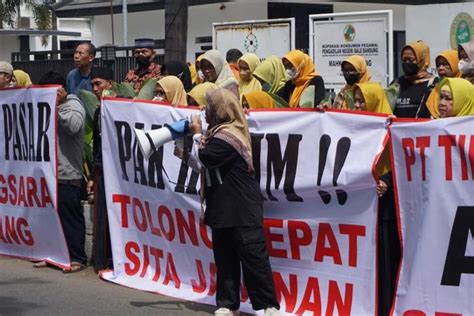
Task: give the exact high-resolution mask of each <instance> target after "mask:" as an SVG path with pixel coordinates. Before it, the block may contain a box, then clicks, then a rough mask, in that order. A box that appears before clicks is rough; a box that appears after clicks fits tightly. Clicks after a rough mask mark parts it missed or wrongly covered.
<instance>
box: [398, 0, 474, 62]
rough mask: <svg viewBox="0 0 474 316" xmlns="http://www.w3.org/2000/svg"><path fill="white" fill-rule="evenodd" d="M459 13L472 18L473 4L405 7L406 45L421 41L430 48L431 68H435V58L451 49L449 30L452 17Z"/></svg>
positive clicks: (473, 15) (473, 13) (473, 12)
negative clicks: (466, 14) (464, 13)
mask: <svg viewBox="0 0 474 316" xmlns="http://www.w3.org/2000/svg"><path fill="white" fill-rule="evenodd" d="M461 12H466V13H469V14H470V15H471V16H472V17H473V18H474V3H472V2H471V3H453V4H433V5H424V6H407V8H406V20H407V22H406V36H407V43H408V42H410V41H414V40H419V39H422V40H424V41H425V42H427V44H428V45H429V46H430V54H431V67H432V68H435V64H434V60H435V58H436V56H437V55H438V54H439V53H440V52H442V51H443V50H446V49H451V43H450V30H451V24H452V22H453V20H454V17H455V16H456V15H457V14H458V13H461Z"/></svg>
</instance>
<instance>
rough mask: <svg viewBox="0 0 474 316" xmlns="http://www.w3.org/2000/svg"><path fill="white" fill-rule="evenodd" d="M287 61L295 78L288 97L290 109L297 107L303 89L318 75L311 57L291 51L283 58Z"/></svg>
mask: <svg viewBox="0 0 474 316" xmlns="http://www.w3.org/2000/svg"><path fill="white" fill-rule="evenodd" d="M283 58H284V59H286V60H288V61H289V62H290V63H291V64H292V65H293V67H295V69H296V72H297V74H296V78H294V79H293V82H294V84H295V89H294V90H293V93H292V94H291V97H290V102H289V105H290V107H292V108H295V107H297V106H299V104H300V98H301V95H302V94H303V91H304V89H306V87H307V86H308V85H309V83H310V81H311V80H312V79H313V78H314V77H316V76H317V75H318V73H317V72H316V70H315V66H314V64H313V61H312V60H311V57H309V56H308V55H307V54H305V53H303V52H302V51H300V50H292V51H290V52H288V54H286V55H285V57H283Z"/></svg>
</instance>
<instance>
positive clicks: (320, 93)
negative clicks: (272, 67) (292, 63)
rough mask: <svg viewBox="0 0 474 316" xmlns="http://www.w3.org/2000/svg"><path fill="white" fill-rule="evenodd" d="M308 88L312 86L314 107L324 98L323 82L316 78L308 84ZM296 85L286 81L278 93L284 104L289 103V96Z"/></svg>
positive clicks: (318, 77)
mask: <svg viewBox="0 0 474 316" xmlns="http://www.w3.org/2000/svg"><path fill="white" fill-rule="evenodd" d="M309 86H314V104H313V106H314V107H316V106H317V105H319V104H320V103H321V101H322V100H323V99H324V97H325V96H326V90H325V88H324V80H323V78H322V77H321V76H316V77H314V78H313V79H311V81H310V82H309V85H308V87H309ZM295 87H296V85H295V84H294V82H293V81H292V80H288V81H287V82H286V84H285V86H284V87H283V88H282V89H281V90H280V91H278V95H279V96H280V97H282V98H283V99H284V100H285V101H286V102H290V98H291V94H292V93H293V90H295Z"/></svg>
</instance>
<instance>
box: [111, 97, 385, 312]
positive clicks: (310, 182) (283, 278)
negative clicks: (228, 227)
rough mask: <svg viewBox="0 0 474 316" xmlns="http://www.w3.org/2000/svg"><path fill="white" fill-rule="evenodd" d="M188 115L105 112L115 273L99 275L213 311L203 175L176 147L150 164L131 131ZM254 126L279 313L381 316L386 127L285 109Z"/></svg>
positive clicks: (133, 106)
mask: <svg viewBox="0 0 474 316" xmlns="http://www.w3.org/2000/svg"><path fill="white" fill-rule="evenodd" d="M191 113H194V114H195V113H198V110H196V109H190V108H173V107H170V106H163V105H159V104H157V103H153V102H147V103H145V102H132V101H129V100H127V101H125V100H117V99H115V100H114V99H107V100H105V101H104V102H103V104H102V114H103V116H102V141H103V142H102V146H103V164H104V174H105V186H106V196H107V206H108V214H109V223H110V224H109V225H110V228H111V240H112V251H113V258H114V271H108V272H103V273H102V277H103V278H105V279H106V280H109V281H113V282H116V283H118V284H122V285H125V286H129V287H133V288H137V289H141V290H146V291H151V292H157V293H161V294H165V295H169V296H172V297H177V298H182V299H186V300H191V301H195V302H200V303H207V304H215V299H214V294H215V275H216V267H215V264H214V262H213V254H212V250H211V249H212V248H211V241H210V230H209V229H208V228H205V227H204V226H202V225H200V224H199V216H200V202H199V196H198V194H197V192H198V190H199V183H200V181H199V180H198V174H196V173H194V172H191V170H188V168H187V167H186V166H185V165H184V164H182V163H181V160H179V159H178V158H176V157H175V156H174V155H173V151H174V144H173V142H169V143H166V144H165V145H164V146H163V147H162V149H161V150H160V151H158V152H156V153H155V154H153V155H152V156H151V157H150V160H144V159H143V156H142V154H141V152H140V149H139V147H138V146H137V143H136V138H135V135H134V132H133V127H138V128H144V129H146V130H148V129H152V128H157V127H159V126H161V125H163V124H164V123H172V122H173V121H174V120H176V119H178V118H183V117H187V116H188V115H190V114H191ZM248 121H249V126H250V131H251V133H252V143H253V156H254V165H255V168H256V176H257V179H258V181H259V182H260V185H261V188H262V194H263V196H264V198H265V202H264V210H265V225H264V227H265V233H266V237H267V248H268V250H269V254H270V261H271V264H272V269H273V275H274V280H275V284H276V291H277V296H278V299H279V300H280V302H281V305H282V306H281V311H283V312H285V313H288V314H305V313H316V314H318V315H319V314H324V315H333V314H339V315H373V314H375V310H376V290H375V289H376V256H375V255H376V235H375V233H376V209H377V197H376V192H375V181H374V178H373V176H372V167H373V163H374V159H375V157H376V156H377V154H378V153H380V152H381V149H382V148H383V142H384V139H385V136H386V128H385V122H386V119H385V118H384V117H380V116H367V115H358V114H348V113H342V112H325V113H320V112H315V111H304V110H302V111H292V110H281V111H278V110H276V111H252V112H251V113H250V115H249V117H248ZM162 168H163V169H162ZM165 170H166V173H165ZM168 176H169V179H168ZM242 302H243V304H242V305H241V310H243V311H247V312H250V311H251V308H250V304H249V300H248V297H247V295H246V294H245V291H244V290H243V292H242Z"/></svg>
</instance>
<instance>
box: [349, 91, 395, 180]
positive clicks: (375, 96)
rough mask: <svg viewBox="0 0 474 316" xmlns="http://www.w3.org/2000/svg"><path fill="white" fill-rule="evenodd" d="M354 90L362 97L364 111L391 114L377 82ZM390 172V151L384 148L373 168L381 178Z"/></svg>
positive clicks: (388, 104) (383, 93) (390, 109)
mask: <svg viewBox="0 0 474 316" xmlns="http://www.w3.org/2000/svg"><path fill="white" fill-rule="evenodd" d="M354 88H359V89H360V91H361V92H362V96H363V97H364V101H365V107H366V109H365V110H366V111H368V112H372V113H379V114H387V115H390V114H392V108H391V107H390V103H389V102H388V99H387V96H386V95H385V90H384V88H383V87H382V86H381V85H380V84H379V83H377V82H366V83H358V84H355V85H354ZM390 170H391V164H390V150H389V147H388V146H386V147H385V149H384V151H383V152H382V154H381V156H380V158H379V162H378V163H377V165H376V166H375V172H376V174H377V176H379V177H380V176H383V175H384V174H386V173H387V172H389V171H390Z"/></svg>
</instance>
